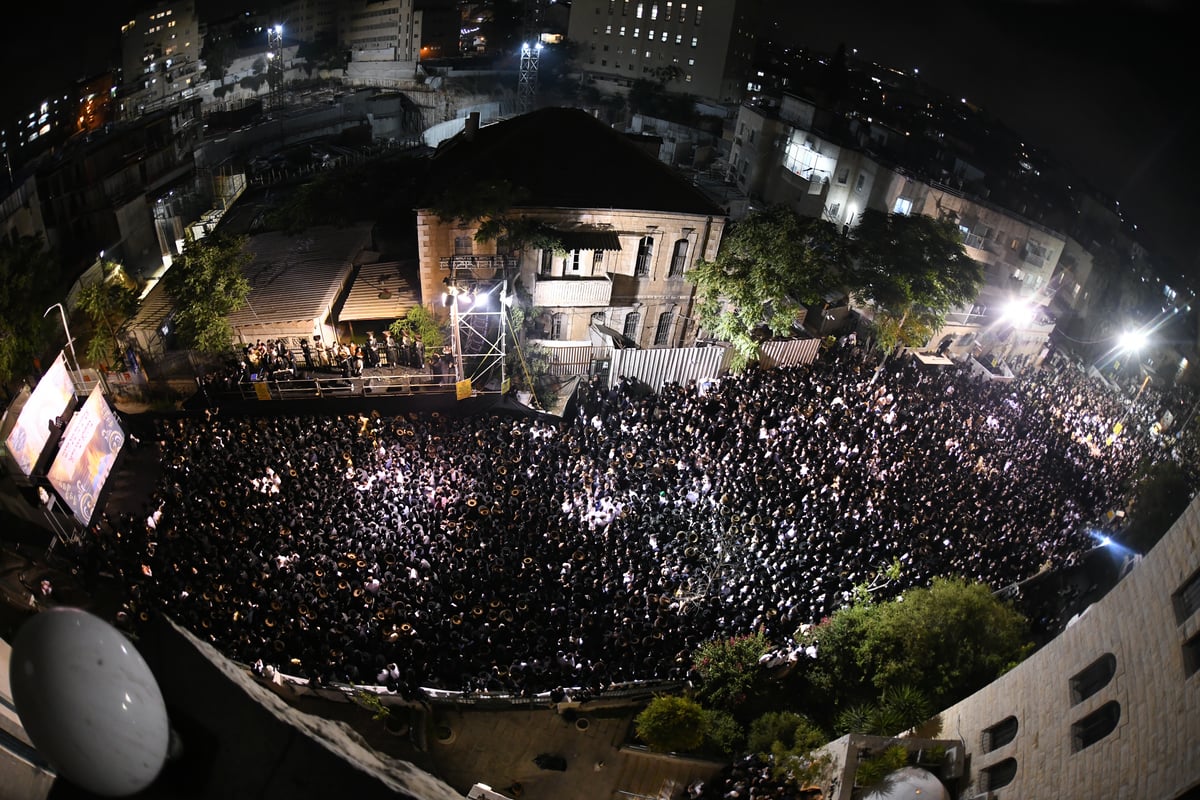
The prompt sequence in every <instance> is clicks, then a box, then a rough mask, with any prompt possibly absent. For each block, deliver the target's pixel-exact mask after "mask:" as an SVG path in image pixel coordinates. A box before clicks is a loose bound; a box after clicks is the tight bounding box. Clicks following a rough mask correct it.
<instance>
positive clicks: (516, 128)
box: [417, 108, 725, 347]
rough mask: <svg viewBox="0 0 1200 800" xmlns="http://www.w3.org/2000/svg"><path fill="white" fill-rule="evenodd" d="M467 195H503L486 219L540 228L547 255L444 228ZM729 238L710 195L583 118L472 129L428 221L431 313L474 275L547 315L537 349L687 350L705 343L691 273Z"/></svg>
mask: <svg viewBox="0 0 1200 800" xmlns="http://www.w3.org/2000/svg"><path fill="white" fill-rule="evenodd" d="M462 192H468V193H472V194H479V195H482V194H486V193H491V194H492V195H494V196H495V197H497V198H499V197H501V196H503V197H504V198H506V199H504V200H503V201H500V200H498V201H497V203H498V205H496V206H495V207H493V208H492V209H491V211H490V213H488V214H485V215H484V216H486V217H488V218H501V217H503V218H507V219H522V220H525V221H527V222H536V223H539V224H540V226H541V229H542V233H543V234H544V236H545V238H544V239H543V241H542V243H543V245H544V246H543V247H537V246H524V245H522V246H513V245H510V244H508V243H506V242H502V241H497V240H494V239H492V240H487V241H483V242H480V241H477V240H476V232H477V231H478V230H479V225H480V219H462V218H451V219H442V218H440V217H439V216H438V212H437V211H436V210H435V209H436V208H437V207H438V206H439V205H444V204H445V202H446V198H447V197H448V196H451V195H453V194H458V193H462ZM505 203H508V205H507V207H501V206H503V205H504V204H505ZM724 227H725V217H724V213H723V210H722V209H721V208H719V207H717V206H715V205H713V203H712V202H711V201H710V200H708V199H707V198H706V197H705V195H704V194H703V193H702V192H700V191H699V190H698V189H697V188H695V187H694V186H692V185H691V184H690V183H689V182H688V181H686V180H684V179H683V178H681V177H680V176H678V175H677V174H676V173H675V172H673V171H672V170H671V169H670V168H669V167H667V166H665V165H664V164H662V163H661V162H659V161H658V160H657V159H656V158H654V157H653V156H651V155H648V154H647V153H646V152H644V151H643V150H642V149H640V148H639V147H638V146H637V145H636V144H634V143H633V142H632V141H631V140H630V139H629V138H628V137H626V136H625V135H623V134H621V133H619V132H616V131H614V130H612V129H611V128H609V127H608V126H606V125H604V124H603V123H601V122H599V121H598V120H596V119H594V118H593V117H591V116H590V115H588V114H587V113H585V112H583V111H580V110H578V109H570V108H545V109H541V110H538V111H534V112H532V113H530V114H526V115H523V116H520V117H516V118H513V119H509V120H506V121H503V122H499V123H496V124H493V125H485V126H482V127H480V126H479V124H478V119H477V118H472V119H471V120H469V121H468V125H467V127H466V129H465V130H464V131H463V132H462V133H460V134H459V135H458V136H456V137H454V138H452V139H449V140H447V141H446V142H444V143H443V144H442V145H441V146H440V147H439V149H438V152H437V153H436V154H435V155H434V157H433V162H432V171H431V176H430V179H429V193H428V196H427V199H426V202H425V203H424V204H423V207H422V208H419V209H418V211H417V239H418V247H419V253H420V283H421V297H422V302H423V303H424V304H425V305H426V306H428V307H429V308H430V309H431V310H434V311H435V313H436V312H438V311H439V307H440V306H441V303H440V298H441V297H442V295H443V293H444V292H445V290H446V288H447V285H448V284H449V283H451V282H452V279H453V280H455V281H457V280H459V278H460V277H461V276H464V275H466V276H468V277H469V279H470V280H478V281H495V280H497V279H504V280H507V281H508V287H507V291H508V292H512V293H515V294H518V295H521V294H522V293H524V294H525V295H527V297H526V299H527V301H528V303H529V305H531V306H532V307H533V308H535V309H538V310H539V312H540V313H539V315H538V317H537V321H536V323H535V325H534V328H535V335H534V338H535V339H539V340H541V343H542V344H545V345H547V346H550V347H564V346H568V345H587V344H589V343H598V339H597V332H598V331H609V332H611V333H616V334H618V336H617V338H618V339H623V340H625V341H626V342H627V343H628V344H634V345H637V346H639V347H674V346H683V345H687V344H690V343H691V342H692V341H694V339H695V336H696V326H695V324H694V323H693V322H692V320H691V309H692V303H693V299H694V293H695V292H694V287H693V285H692V284H691V283H689V282H688V281H687V280H686V279H685V274H686V273H687V271H688V270H690V269H691V268H692V266H693V265H694V264H695V262H696V260H697V259H699V258H706V259H712V258H715V257H716V253H717V247H718V245H719V244H720V241H721V234H722V232H723V231H724ZM610 335H611V334H610Z"/></svg>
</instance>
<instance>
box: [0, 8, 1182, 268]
mask: <svg viewBox="0 0 1200 800" xmlns="http://www.w3.org/2000/svg"><path fill="white" fill-rule="evenodd" d="M718 1H719V0H709V2H718ZM768 2H770V3H773V4H774V6H775V10H774V11H773V12H772V18H773V19H775V20H777V21H778V24H777V27H776V28H775V34H776V35H777V37H778V38H779V39H781V40H790V41H791V42H792V43H793V44H795V45H796V46H797V47H809V48H812V49H814V50H823V51H827V52H832V51H833V50H835V49H836V48H837V46H838V44H839V43H843V42H844V43H845V44H846V46H847V47H848V48H856V49H857V50H858V57H859V58H864V59H870V60H873V61H877V62H879V63H881V64H886V65H889V66H894V67H896V68H901V69H911V68H913V67H916V68H919V69H920V74H921V75H922V77H924V78H925V79H926V80H927V81H928V82H929V83H930V84H932V85H934V86H936V87H938V88H940V89H944V90H946V91H947V92H948V93H950V94H952V95H959V96H963V97H966V98H967V99H968V100H970V101H971V102H972V103H975V104H977V105H980V106H982V107H984V108H985V109H986V110H987V111H988V112H990V113H991V114H992V115H993V116H995V117H997V118H999V119H1000V120H1002V121H1003V122H1004V123H1005V124H1006V125H1007V126H1008V127H1009V128H1011V129H1012V130H1014V131H1015V132H1017V133H1018V134H1019V135H1021V136H1022V137H1023V138H1025V139H1026V140H1027V142H1028V143H1029V144H1031V145H1033V146H1035V147H1038V148H1040V149H1043V150H1045V151H1048V152H1049V153H1051V154H1052V155H1054V156H1055V157H1056V158H1058V159H1060V160H1062V161H1063V162H1065V163H1066V164H1068V165H1069V166H1070V167H1072V168H1073V169H1075V170H1076V171H1077V172H1078V173H1079V174H1080V175H1081V177H1082V178H1083V179H1085V180H1087V181H1089V182H1090V183H1092V184H1093V185H1095V186H1096V187H1097V188H1099V189H1101V190H1103V191H1104V192H1106V193H1108V194H1109V195H1111V196H1113V197H1114V198H1116V199H1117V200H1119V201H1120V202H1121V206H1122V208H1123V209H1125V210H1126V212H1127V214H1128V217H1129V219H1130V220H1131V221H1133V222H1136V223H1137V224H1138V225H1139V227H1140V228H1141V229H1143V230H1144V231H1146V233H1147V234H1148V236H1149V243H1150V249H1151V252H1158V253H1163V254H1166V255H1167V256H1169V257H1170V258H1171V259H1172V261H1173V262H1174V265H1175V267H1176V269H1177V270H1178V271H1181V272H1188V273H1190V274H1192V275H1194V276H1196V277H1200V239H1197V237H1193V236H1191V230H1190V228H1191V227H1192V226H1193V225H1195V221H1196V220H1197V219H1200V200H1198V199H1197V193H1196V192H1195V191H1194V190H1193V187H1192V186H1191V183H1192V182H1193V180H1194V179H1196V178H1200V148H1196V147H1195V145H1194V144H1193V142H1195V141H1196V139H1197V134H1198V133H1200V130H1198V128H1200V124H1198V123H1197V121H1196V119H1197V118H1198V115H1196V114H1195V113H1194V112H1193V113H1188V111H1189V109H1188V108H1187V105H1189V104H1190V103H1191V102H1192V101H1193V98H1194V97H1196V94H1197V93H1196V90H1195V88H1194V85H1192V84H1191V75H1190V69H1189V68H1190V66H1191V65H1190V63H1188V62H1190V55H1191V47H1192V42H1190V41H1185V40H1184V37H1185V36H1187V35H1188V31H1189V30H1190V27H1189V26H1188V25H1187V24H1185V22H1186V21H1187V20H1186V18H1185V13H1184V12H1185V11H1186V6H1185V3H1184V2H1182V0H956V1H955V2H949V0H913V1H912V2H901V1H900V0H887V1H886V2H885V1H884V0H837V2H835V3H815V2H808V1H807V0H768ZM134 5H135V4H134V3H131V2H120V1H119V0H118V2H110V3H94V4H93V3H89V4H86V5H82V6H75V5H74V4H71V5H67V4H49V3H41V4H37V3H29V4H21V5H16V6H14V7H13V8H12V9H11V10H9V11H7V12H6V20H5V25H3V26H2V31H0V38H2V40H3V46H4V48H5V53H6V56H7V59H6V60H7V62H8V63H9V64H10V65H21V64H25V65H29V67H28V68H27V69H25V70H23V71H22V79H21V80H14V79H12V78H11V77H10V78H9V79H7V80H5V81H4V82H3V83H2V85H0V109H2V110H3V113H4V116H3V119H4V120H6V121H7V120H9V119H11V116H12V113H13V112H24V111H28V110H31V109H32V107H33V105H34V103H35V102H36V101H37V100H38V99H39V98H41V97H44V96H46V95H49V94H51V93H54V92H56V91H61V90H62V88H63V87H64V84H65V83H67V82H69V81H70V80H72V79H75V78H82V77H86V76H88V75H90V74H94V73H96V72H100V71H103V70H104V69H105V68H106V67H108V66H109V65H112V64H116V63H117V61H118V58H119V48H120V25H121V23H122V22H123V21H125V20H128V19H129V18H130V16H131V9H132V8H133V7H134ZM197 7H198V10H199V12H200V14H201V15H202V17H203V16H207V17H213V16H223V15H225V14H228V13H230V12H231V11H233V10H235V9H236V8H237V5H236V4H234V3H230V2H226V0H207V1H206V0H200V2H198V3H197ZM39 62H42V63H47V64H48V65H49V66H47V67H46V68H45V69H34V68H33V65H34V64H37V63H39ZM1198 282H1200V281H1198Z"/></svg>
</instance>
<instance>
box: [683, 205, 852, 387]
mask: <svg viewBox="0 0 1200 800" xmlns="http://www.w3.org/2000/svg"><path fill="white" fill-rule="evenodd" d="M845 258H846V246H845V239H844V238H843V237H842V236H841V234H840V233H839V232H838V231H837V228H836V227H835V226H833V225H832V224H831V223H829V222H827V221H824V220H819V219H813V218H809V217H801V216H799V215H797V214H796V213H795V212H793V211H791V210H790V209H788V208H787V207H786V206H774V207H771V208H768V209H764V210H761V211H754V212H751V213H750V214H748V215H747V216H746V217H745V218H743V219H742V220H740V221H739V222H737V223H736V224H734V225H733V226H731V227H730V229H729V230H728V231H727V232H726V233H725V236H724V237H723V238H722V240H721V249H720V252H719V253H718V254H717V258H716V260H715V261H706V260H699V261H697V262H696V266H695V268H694V269H692V270H690V271H689V272H688V275H687V277H688V279H689V280H691V281H692V282H693V283H695V284H696V291H697V306H696V311H697V315H698V318H699V320H700V325H701V326H702V327H703V328H704V329H705V330H707V331H710V332H711V333H712V334H713V335H714V336H716V337H717V338H720V339H723V340H725V341H728V342H729V343H730V344H731V345H732V346H733V349H734V355H733V358H732V360H731V368H732V369H734V370H740V369H742V368H744V367H745V366H746V365H747V364H749V363H750V362H751V361H753V360H755V359H756V358H757V357H758V340H757V335H758V332H759V330H760V329H761V328H763V327H764V326H765V328H766V329H767V330H768V331H770V333H771V334H774V335H776V336H783V335H786V334H788V333H790V332H792V330H793V328H794V326H795V325H796V324H797V321H798V320H799V319H800V314H801V313H802V312H803V311H804V310H805V306H806V305H808V304H811V303H814V302H816V301H817V300H818V299H819V298H820V297H821V295H822V293H823V292H824V291H825V290H826V289H827V288H828V287H829V286H830V285H832V284H833V283H834V276H835V275H837V274H839V273H840V272H841V270H842V269H843V267H844V266H845Z"/></svg>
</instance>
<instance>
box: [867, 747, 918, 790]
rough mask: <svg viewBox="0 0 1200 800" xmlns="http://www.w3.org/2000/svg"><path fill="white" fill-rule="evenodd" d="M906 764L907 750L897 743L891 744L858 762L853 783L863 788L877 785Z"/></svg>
mask: <svg viewBox="0 0 1200 800" xmlns="http://www.w3.org/2000/svg"><path fill="white" fill-rule="evenodd" d="M907 765H908V750H906V749H905V748H904V747H903V746H901V745H898V744H897V745H892V746H891V747H889V748H887V749H886V750H884V751H883V752H882V753H879V754H878V755H874V756H871V757H869V758H865V759H863V760H862V761H860V762H858V769H856V770H855V772H854V783H855V785H856V786H862V787H863V788H870V787H872V786H878V785H879V784H880V783H882V782H883V780H884V778H886V777H887V776H888V775H891V774H892V773H893V772H895V771H896V770H898V769H900V768H901V767H904V766H907Z"/></svg>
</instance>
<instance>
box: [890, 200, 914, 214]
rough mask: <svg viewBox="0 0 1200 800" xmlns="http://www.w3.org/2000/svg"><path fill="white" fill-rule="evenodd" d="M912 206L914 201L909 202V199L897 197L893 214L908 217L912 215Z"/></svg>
mask: <svg viewBox="0 0 1200 800" xmlns="http://www.w3.org/2000/svg"><path fill="white" fill-rule="evenodd" d="M912 206H913V202H912V200H909V199H908V198H907V197H897V198H896V205H895V206H893V207H892V213H893V214H904V215H905V216H907V215H909V214H911V213H912Z"/></svg>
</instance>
